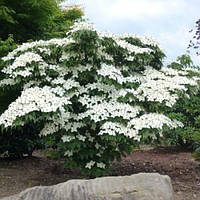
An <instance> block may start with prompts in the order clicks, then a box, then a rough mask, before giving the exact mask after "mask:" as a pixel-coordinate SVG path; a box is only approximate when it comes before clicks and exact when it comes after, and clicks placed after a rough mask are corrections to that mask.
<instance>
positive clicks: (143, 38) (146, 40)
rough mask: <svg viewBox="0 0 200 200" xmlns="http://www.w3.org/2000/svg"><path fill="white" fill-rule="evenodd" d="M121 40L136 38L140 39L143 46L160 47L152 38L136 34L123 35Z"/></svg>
mask: <svg viewBox="0 0 200 200" xmlns="http://www.w3.org/2000/svg"><path fill="white" fill-rule="evenodd" d="M119 38H120V39H125V38H136V39H139V40H140V41H141V42H142V43H143V44H145V45H150V46H154V47H156V46H157V47H160V44H159V43H158V42H157V41H156V40H155V39H154V38H153V37H152V36H138V35H136V34H130V33H128V34H127V33H126V34H122V35H120V36H119Z"/></svg>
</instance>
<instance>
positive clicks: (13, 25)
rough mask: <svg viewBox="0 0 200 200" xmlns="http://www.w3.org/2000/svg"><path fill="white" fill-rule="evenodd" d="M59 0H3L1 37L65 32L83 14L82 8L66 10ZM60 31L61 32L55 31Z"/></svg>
mask: <svg viewBox="0 0 200 200" xmlns="http://www.w3.org/2000/svg"><path fill="white" fill-rule="evenodd" d="M60 2H61V1H57V0H20V1H13V0H1V2H0V26H1V27H3V28H1V29H0V38H1V39H2V40H6V39H7V38H8V36H9V34H12V35H13V36H14V40H15V41H16V42H17V43H22V42H25V41H27V40H30V39H32V40H38V39H47V38H49V37H50V38H51V37H52V36H51V33H52V34H53V37H55V36H62V33H63V32H66V31H67V30H68V28H69V26H70V25H71V24H72V21H75V20H76V19H79V18H81V17H82V16H83V12H82V11H81V9H80V8H78V7H74V8H72V9H69V10H63V9H62V8H61V6H59V3H60ZM55 32H57V34H55Z"/></svg>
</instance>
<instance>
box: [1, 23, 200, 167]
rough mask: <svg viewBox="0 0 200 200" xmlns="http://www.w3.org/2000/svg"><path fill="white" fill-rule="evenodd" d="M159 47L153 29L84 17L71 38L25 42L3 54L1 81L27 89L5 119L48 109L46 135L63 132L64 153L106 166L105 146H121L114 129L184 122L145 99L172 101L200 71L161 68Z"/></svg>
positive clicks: (126, 133)
mask: <svg viewBox="0 0 200 200" xmlns="http://www.w3.org/2000/svg"><path fill="white" fill-rule="evenodd" d="M136 40H137V41H138V40H139V41H140V43H141V45H140V46H137V45H135V43H134V42H135V41H136ZM131 41H132V42H131ZM157 51H160V49H159V45H158V43H157V42H156V41H155V40H153V39H151V38H150V37H138V36H135V35H121V36H117V35H114V34H110V33H101V32H98V31H97V30H96V29H95V28H94V27H93V25H92V24H88V23H86V22H81V23H75V25H74V26H73V27H72V29H71V30H70V31H69V32H68V33H67V36H66V38H63V39H52V40H49V41H36V42H32V43H25V44H23V45H21V46H19V47H18V48H17V49H15V50H14V51H13V52H10V53H9V54H8V55H7V56H5V57H4V58H3V60H4V61H5V67H4V68H3V69H2V71H1V72H3V73H4V74H5V76H6V79H3V80H1V81H0V87H2V88H4V87H8V86H12V85H15V84H18V85H20V87H21V94H20V95H19V97H18V98H17V99H16V100H15V101H13V102H11V103H10V105H9V106H8V108H7V109H6V110H5V111H4V112H3V113H2V114H1V116H0V125H1V126H2V127H3V128H5V127H15V126H18V125H23V124H26V123H30V121H27V120H26V116H28V115H30V116H32V118H34V122H38V119H39V117H38V116H40V115H42V114H45V115H44V116H46V117H44V118H43V121H44V125H43V126H42V127H41V129H40V130H39V131H40V136H48V137H49V136H51V135H54V136H55V137H56V136H58V137H59V143H61V144H62V145H63V148H62V151H63V155H64V156H67V157H69V158H70V159H73V158H74V159H77V157H78V156H79V155H80V158H79V159H78V161H80V163H82V164H81V166H82V167H84V168H86V169H91V168H93V167H97V168H98V169H104V168H105V167H106V166H107V165H108V164H109V161H107V160H106V159H107V154H109V152H111V151H119V152H120V151H121V150H120V148H121V147H120V145H119V144H120V142H119V143H118V142H116V141H117V140H116V141H114V140H113V141H112V138H113V137H121V139H119V140H118V141H121V142H122V141H123V139H124V138H126V140H127V141H130V140H131V141H136V142H139V141H140V139H141V138H142V130H146V129H149V130H150V131H152V130H154V129H157V130H159V131H160V132H161V131H162V129H163V127H164V126H168V127H169V128H176V127H182V126H183V124H182V123H180V122H178V121H176V120H172V119H170V118H168V117H167V116H165V115H164V114H162V113H161V112H160V113H159V110H157V111H156V112H155V111H151V110H147V109H146V105H148V104H149V103H154V104H164V105H165V106H166V107H167V106H168V107H172V106H173V105H174V104H175V103H176V101H177V100H178V98H179V96H178V94H177V92H178V91H184V92H187V90H188V86H190V87H196V86H197V82H198V81H199V78H198V76H196V77H189V76H188V74H189V72H190V71H191V70H190V69H185V70H175V69H169V68H166V67H162V68H161V67H160V64H159V63H161V61H162V56H160V57H159V58H156V56H155V54H156V52H157ZM144 63H146V64H145V66H144ZM151 63H154V64H151ZM159 68H160V70H158V69H159ZM195 72H197V73H199V71H198V70H197V71H195ZM33 113H35V114H34V115H32V114H33ZM107 136H108V137H107ZM122 138H123V139H122ZM75 142H76V143H75ZM122 143H123V142H122ZM108 144H109V145H110V146H109V145H108ZM123 144H124V145H126V141H125V142H124V143H123ZM108 146H109V148H110V149H109V148H108ZM79 148H80V149H79ZM81 148H83V149H81ZM92 148H93V149H92ZM126 148H127V147H126ZM93 151H94V152H93ZM87 153H88V154H87ZM84 156H85V157H84ZM78 161H77V160H76V162H78Z"/></svg>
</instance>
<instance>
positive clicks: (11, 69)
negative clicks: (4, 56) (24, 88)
mask: <svg viewBox="0 0 200 200" xmlns="http://www.w3.org/2000/svg"><path fill="white" fill-rule="evenodd" d="M42 61H43V59H42V57H41V56H40V55H38V54H35V53H32V52H25V53H24V54H22V55H20V56H19V57H17V58H16V59H15V61H14V62H13V64H12V65H10V66H8V67H6V68H4V69H3V70H2V72H4V73H6V74H10V75H11V77H12V78H15V77H16V76H17V75H22V76H24V77H25V76H26V74H27V75H30V74H31V73H30V71H32V70H33V69H31V68H29V69H25V70H26V71H25V70H24V69H23V70H20V71H19V70H18V71H17V72H16V71H15V70H16V69H19V68H22V67H25V66H26V65H27V64H28V63H29V64H31V63H32V62H42ZM25 72H27V73H25ZM23 73H24V75H23Z"/></svg>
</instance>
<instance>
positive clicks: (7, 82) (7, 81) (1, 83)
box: [0, 78, 16, 87]
mask: <svg viewBox="0 0 200 200" xmlns="http://www.w3.org/2000/svg"><path fill="white" fill-rule="evenodd" d="M15 84H16V81H15V80H14V79H11V78H8V79H3V80H1V81H0V87H2V86H4V85H15Z"/></svg>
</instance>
